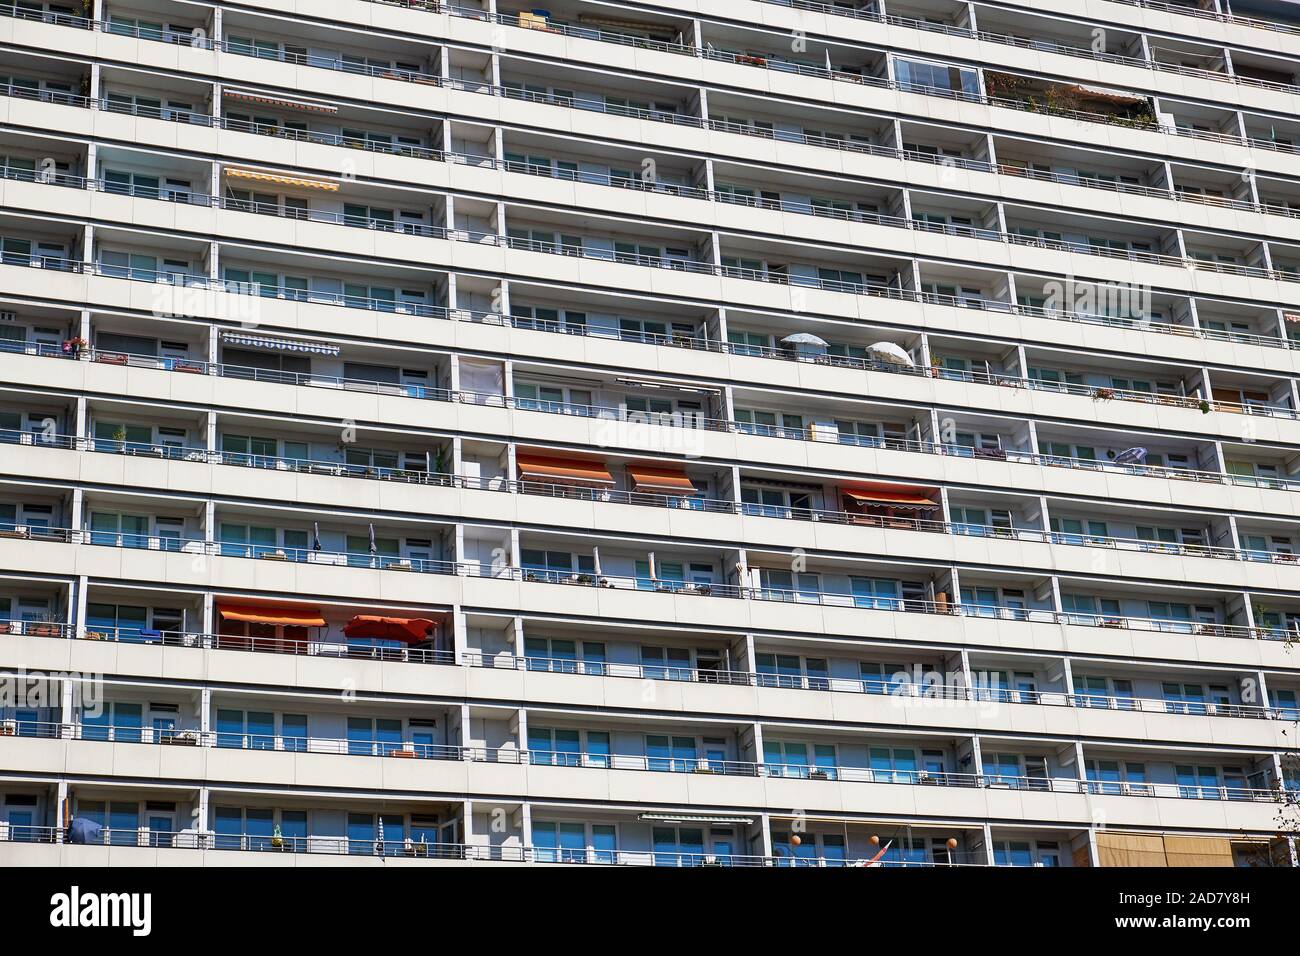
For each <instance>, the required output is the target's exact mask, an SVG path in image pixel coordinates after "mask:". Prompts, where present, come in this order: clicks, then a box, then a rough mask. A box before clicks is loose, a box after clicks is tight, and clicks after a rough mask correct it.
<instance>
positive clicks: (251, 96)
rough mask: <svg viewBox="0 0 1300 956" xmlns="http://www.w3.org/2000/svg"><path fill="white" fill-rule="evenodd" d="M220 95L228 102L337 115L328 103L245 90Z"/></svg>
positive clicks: (225, 92)
mask: <svg viewBox="0 0 1300 956" xmlns="http://www.w3.org/2000/svg"><path fill="white" fill-rule="evenodd" d="M222 95H223V96H224V97H225V98H226V99H228V100H239V101H240V102H241V103H261V104H262V105H263V106H283V107H285V108H286V109H291V110H303V111H304V112H308V113H337V112H338V111H339V108H338V107H337V106H330V105H329V104H328V103H313V102H311V101H310V100H294V99H289V98H287V97H284V96H268V95H267V94H265V93H249V92H247V91H245V90H225V91H223V93H222Z"/></svg>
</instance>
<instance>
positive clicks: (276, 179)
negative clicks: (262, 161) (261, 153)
mask: <svg viewBox="0 0 1300 956" xmlns="http://www.w3.org/2000/svg"><path fill="white" fill-rule="evenodd" d="M226 175H227V176H233V177H234V178H235V179H254V180H256V181H257V182H259V183H279V184H280V185H281V186H303V187H305V188H307V189H319V190H322V191H324V192H329V193H333V192H338V189H339V184H338V183H332V182H330V181H329V180H327V179H303V178H301V177H299V176H279V175H277V174H275V173H259V172H258V171H257V170H255V169H227V170H226Z"/></svg>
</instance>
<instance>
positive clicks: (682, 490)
mask: <svg viewBox="0 0 1300 956" xmlns="http://www.w3.org/2000/svg"><path fill="white" fill-rule="evenodd" d="M627 476H628V477H629V478H631V479H632V483H633V484H634V485H635V486H636V490H637V491H654V492H659V493H661V494H675V495H681V494H685V495H693V494H695V485H694V484H693V483H692V482H691V479H689V478H687V477H686V473H685V472H683V471H677V470H676V469H674V468H659V467H652V466H647V465H628V466H627Z"/></svg>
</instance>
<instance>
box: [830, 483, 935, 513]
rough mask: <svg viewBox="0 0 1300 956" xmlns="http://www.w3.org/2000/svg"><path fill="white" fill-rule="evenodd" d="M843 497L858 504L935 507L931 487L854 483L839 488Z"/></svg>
mask: <svg viewBox="0 0 1300 956" xmlns="http://www.w3.org/2000/svg"><path fill="white" fill-rule="evenodd" d="M840 490H841V491H842V492H843V493H844V497H846V498H851V499H852V500H853V501H856V502H857V503H858V504H860V505H893V506H895V507H903V508H937V507H939V506H938V505H937V504H936V503H935V502H934V501H932V500H931V499H930V497H929V496H930V495H931V494H933V493H934V490H933V489H931V488H916V487H911V486H908V485H856V486H855V487H852V488H842V489H840Z"/></svg>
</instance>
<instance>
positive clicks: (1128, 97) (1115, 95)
mask: <svg viewBox="0 0 1300 956" xmlns="http://www.w3.org/2000/svg"><path fill="white" fill-rule="evenodd" d="M1066 89H1068V90H1071V91H1073V92H1075V93H1079V94H1082V95H1083V96H1086V97H1087V98H1088V99H1092V100H1106V101H1109V102H1112V103H1143V102H1146V100H1147V97H1145V96H1139V95H1138V94H1136V93H1124V92H1121V91H1119V90H1111V89H1107V88H1106V87H1103V86H1085V85H1084V84H1082V83H1074V84H1071V85H1070V86H1067V87H1066Z"/></svg>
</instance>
